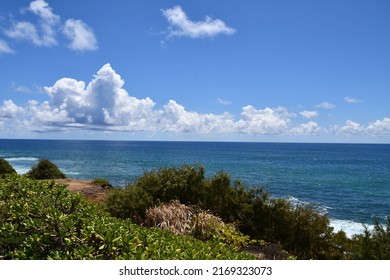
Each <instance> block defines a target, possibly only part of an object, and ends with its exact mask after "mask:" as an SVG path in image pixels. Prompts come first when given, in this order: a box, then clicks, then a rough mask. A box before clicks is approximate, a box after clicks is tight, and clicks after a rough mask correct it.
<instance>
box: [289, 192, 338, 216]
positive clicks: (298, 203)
mask: <svg viewBox="0 0 390 280" xmlns="http://www.w3.org/2000/svg"><path fill="white" fill-rule="evenodd" d="M287 201H288V202H289V203H290V204H291V205H292V206H312V207H313V208H314V209H315V210H317V211H318V213H320V214H321V215H326V214H328V209H331V207H328V206H325V205H322V204H320V203H310V202H306V201H302V200H299V199H298V198H296V197H294V196H292V195H290V196H288V197H287Z"/></svg>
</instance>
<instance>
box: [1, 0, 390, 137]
mask: <svg viewBox="0 0 390 280" xmlns="http://www.w3.org/2000/svg"><path fill="white" fill-rule="evenodd" d="M388 11H390V2H389V1H386V0H383V1H380V0H375V1H359V0H343V1H336V0H328V1H303V0H302V1H287V0H278V1H254V0H253V1H223V2H222V1H201V0H200V1H125V0H114V1H111V2H109V3H108V2H107V1H96V0H95V1H90V0H83V1H76V0H67V1H59V0H51V1H50V0H45V1H44V0H35V1H22V0H14V1H2V3H1V4H0V66H1V67H0V76H1V78H0V137H1V138H34V139H35V138H36V139H41V138H45V139H118V140H201V141H209V140H210V141H286V142H291V141H293V142H295V141H297V142H370V143H371V142H372V143H390V110H389V108H390V106H389V104H390V37H389V34H390V32H389V31H390V17H389V16H388Z"/></svg>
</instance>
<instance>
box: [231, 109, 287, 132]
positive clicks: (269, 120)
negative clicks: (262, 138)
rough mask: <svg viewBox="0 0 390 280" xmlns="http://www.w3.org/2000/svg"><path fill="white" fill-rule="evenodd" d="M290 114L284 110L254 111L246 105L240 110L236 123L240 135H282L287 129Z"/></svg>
mask: <svg viewBox="0 0 390 280" xmlns="http://www.w3.org/2000/svg"><path fill="white" fill-rule="evenodd" d="M289 122H290V114H289V113H288V112H287V110H286V109H284V108H276V109H271V108H268V107H267V108H265V109H256V108H255V107H253V106H251V105H248V106H245V107H243V108H242V113H241V119H240V120H239V121H238V122H237V123H236V126H237V128H238V131H239V132H240V133H248V134H271V135H272V134H283V133H285V132H286V131H287V129H288V124H289Z"/></svg>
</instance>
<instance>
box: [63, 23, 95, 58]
mask: <svg viewBox="0 0 390 280" xmlns="http://www.w3.org/2000/svg"><path fill="white" fill-rule="evenodd" d="M63 33H64V35H65V36H66V37H67V38H68V39H69V40H70V41H71V42H70V44H69V48H71V49H72V50H76V51H90V50H96V49H97V40H96V37H95V34H94V32H93V30H92V29H91V28H90V27H89V26H88V25H87V24H85V23H84V22H83V21H82V20H79V19H78V20H75V19H68V20H67V21H66V22H65V26H64V29H63Z"/></svg>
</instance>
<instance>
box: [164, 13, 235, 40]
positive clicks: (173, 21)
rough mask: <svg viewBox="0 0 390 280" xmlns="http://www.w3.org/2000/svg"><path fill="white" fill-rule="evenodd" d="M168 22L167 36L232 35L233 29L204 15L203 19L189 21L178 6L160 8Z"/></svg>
mask: <svg viewBox="0 0 390 280" xmlns="http://www.w3.org/2000/svg"><path fill="white" fill-rule="evenodd" d="M162 14H163V15H164V17H166V19H167V20H168V22H169V24H170V28H169V33H168V36H169V37H175V36H186V37H190V38H202V37H214V36H217V35H219V34H225V35H232V34H234V33H235V32H236V30H235V29H233V28H231V27H229V26H227V25H226V24H225V22H223V21H222V20H220V19H215V20H213V19H212V18H210V17H208V16H207V17H206V18H205V20H204V21H197V22H195V21H191V20H190V19H188V17H187V15H186V13H185V12H184V11H183V9H182V8H181V7H180V6H175V7H173V8H171V9H166V10H162Z"/></svg>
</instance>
